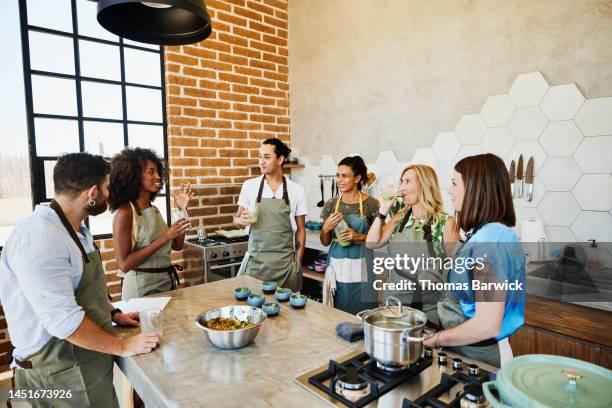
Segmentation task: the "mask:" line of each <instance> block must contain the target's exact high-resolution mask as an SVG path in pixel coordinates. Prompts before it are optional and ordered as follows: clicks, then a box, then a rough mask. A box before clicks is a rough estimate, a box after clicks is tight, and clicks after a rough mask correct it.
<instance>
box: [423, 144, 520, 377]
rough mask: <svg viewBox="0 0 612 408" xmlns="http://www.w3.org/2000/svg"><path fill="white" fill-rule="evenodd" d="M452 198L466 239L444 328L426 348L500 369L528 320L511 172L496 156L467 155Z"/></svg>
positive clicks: (451, 281) (444, 310)
mask: <svg viewBox="0 0 612 408" xmlns="http://www.w3.org/2000/svg"><path fill="white" fill-rule="evenodd" d="M449 194H450V196H451V199H452V201H453V205H454V207H455V211H456V212H457V214H458V216H457V225H458V227H459V228H460V229H462V230H463V231H465V232H466V239H465V240H464V242H463V244H462V245H461V246H460V247H459V249H458V250H457V252H456V253H455V257H454V259H453V263H454V267H453V269H452V270H451V271H450V273H449V275H448V282H447V287H448V288H449V289H450V290H449V291H448V292H447V294H446V296H445V299H444V301H443V302H440V303H439V304H438V314H439V316H440V324H441V326H442V327H443V328H444V330H442V331H439V332H437V333H436V334H435V335H434V336H432V337H430V338H428V339H427V340H425V341H424V345H425V346H428V347H436V348H439V347H448V348H449V349H450V350H451V351H454V352H457V353H459V354H463V355H465V356H467V357H471V358H475V359H477V360H480V361H483V362H486V363H489V364H491V365H494V366H497V367H500V366H501V365H502V364H503V363H505V362H506V361H508V360H509V359H511V358H512V350H511V349H510V345H509V343H508V340H507V338H508V337H509V336H510V335H511V334H513V333H514V332H516V331H517V330H518V329H519V328H520V327H521V326H523V324H524V322H525V291H524V282H525V255H524V253H523V251H522V249H521V246H520V243H519V242H518V239H517V237H516V235H515V234H514V232H513V231H512V229H511V227H513V226H514V225H515V222H516V217H515V214H514V207H513V203H512V194H511V192H510V179H509V177H508V171H507V170H506V168H505V165H504V163H503V161H502V160H501V159H500V158H499V157H497V156H495V155H493V154H481V155H477V156H471V157H466V158H465V159H463V160H461V161H460V162H458V163H457V164H456V165H455V171H454V172H453V178H452V183H451V187H450V189H449ZM521 284H522V285H521ZM485 285H491V286H492V287H495V288H496V289H491V290H486V289H484V288H483V287H484V286H485Z"/></svg>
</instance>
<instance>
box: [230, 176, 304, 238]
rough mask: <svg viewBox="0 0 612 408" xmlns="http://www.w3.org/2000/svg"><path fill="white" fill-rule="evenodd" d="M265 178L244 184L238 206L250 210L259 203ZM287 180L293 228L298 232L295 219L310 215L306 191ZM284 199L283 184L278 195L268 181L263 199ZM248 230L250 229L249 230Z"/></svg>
mask: <svg viewBox="0 0 612 408" xmlns="http://www.w3.org/2000/svg"><path fill="white" fill-rule="evenodd" d="M262 177H263V176H259V177H255V178H254V179H250V180H247V181H245V182H244V184H243V185H242V188H241V189H240V196H239V197H238V205H239V206H241V207H244V208H245V209H247V210H248V209H249V207H250V206H251V205H252V204H255V202H256V201H257V193H258V192H259V184H260V183H261V178H262ZM285 178H286V179H287V194H288V195H289V205H290V206H291V215H290V217H291V226H292V227H293V230H294V231H297V224H296V223H295V217H297V216H300V215H306V214H308V205H306V196H305V195H304V189H303V188H302V186H300V185H299V184H297V183H295V182H293V181H291V180H289V179H288V178H287V177H286V176H285ZM273 197H274V198H278V199H282V198H283V184H282V183H281V184H280V185H279V186H278V188H277V189H276V194H274V195H273V194H272V189H271V188H270V186H269V185H268V181H267V180H266V181H265V182H264V188H263V191H262V193H261V198H273ZM247 229H248V228H247Z"/></svg>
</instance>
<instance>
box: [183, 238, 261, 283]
mask: <svg viewBox="0 0 612 408" xmlns="http://www.w3.org/2000/svg"><path fill="white" fill-rule="evenodd" d="M248 239H249V237H248V236H245V237H237V238H226V237H222V236H209V237H208V238H204V239H198V238H189V239H187V240H186V241H185V244H186V247H185V251H186V252H185V257H186V258H189V259H190V262H193V261H195V264H196V265H200V264H201V265H202V278H201V281H200V282H197V283H209V282H214V281H218V280H221V279H227V278H233V277H235V276H236V273H237V272H238V269H239V268H240V263H241V262H242V258H244V255H245V253H246V251H247V248H248Z"/></svg>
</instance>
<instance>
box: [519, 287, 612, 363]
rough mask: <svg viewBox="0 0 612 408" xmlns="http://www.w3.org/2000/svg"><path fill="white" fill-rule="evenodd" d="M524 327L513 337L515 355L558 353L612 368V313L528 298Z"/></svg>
mask: <svg viewBox="0 0 612 408" xmlns="http://www.w3.org/2000/svg"><path fill="white" fill-rule="evenodd" d="M526 301H527V303H526V309H525V326H524V327H522V328H521V329H519V330H518V331H517V332H516V333H515V334H513V335H512V336H511V337H510V344H511V345H512V351H513V353H514V355H515V356H519V355H523V354H534V353H536V354H555V355H562V356H566V357H572V358H577V359H580V360H584V361H589V362H591V363H595V364H599V365H601V366H604V367H606V368H609V369H612V331H611V328H612V313H611V312H609V311H605V310H599V309H594V308H590V307H585V306H579V305H574V304H570V303H565V302H557V301H553V300H546V299H543V298H540V297H537V296H532V295H528V296H527V299H526Z"/></svg>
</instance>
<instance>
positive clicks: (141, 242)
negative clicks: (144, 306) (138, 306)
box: [121, 203, 182, 300]
mask: <svg viewBox="0 0 612 408" xmlns="http://www.w3.org/2000/svg"><path fill="white" fill-rule="evenodd" d="M130 204H131V205H132V211H133V212H134V213H135V216H134V217H132V223H134V222H135V223H136V231H135V234H134V235H135V237H134V240H135V241H134V242H133V249H132V250H133V251H136V250H138V249H141V248H144V247H146V246H149V245H151V243H152V242H153V241H155V240H156V239H158V238H159V237H161V236H162V235H163V234H165V233H166V231H168V225H167V224H166V222H165V221H164V219H163V218H162V216H161V214H160V213H159V211H158V210H157V208H155V207H154V206H151V207H149V208H145V209H144V210H141V209H140V208H139V207H138V205H137V204H135V203H130ZM132 228H134V226H132ZM171 249H172V241H168V242H166V243H165V244H164V245H163V246H162V247H161V248H159V249H158V250H157V251H155V253H153V255H151V256H150V257H149V258H148V259H147V260H146V261H144V262H143V263H141V264H140V265H138V267H137V268H134V269H133V270H131V271H129V272H128V273H127V275H126V276H125V278H124V279H123V283H122V287H121V299H122V300H130V299H132V298H138V297H143V296H147V295H151V294H154V293H160V292H167V291H169V290H173V289H176V287H177V285H178V282H179V278H178V274H177V272H176V270H177V269H178V270H182V268H181V267H180V265H172V263H171V261H170V251H171Z"/></svg>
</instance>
